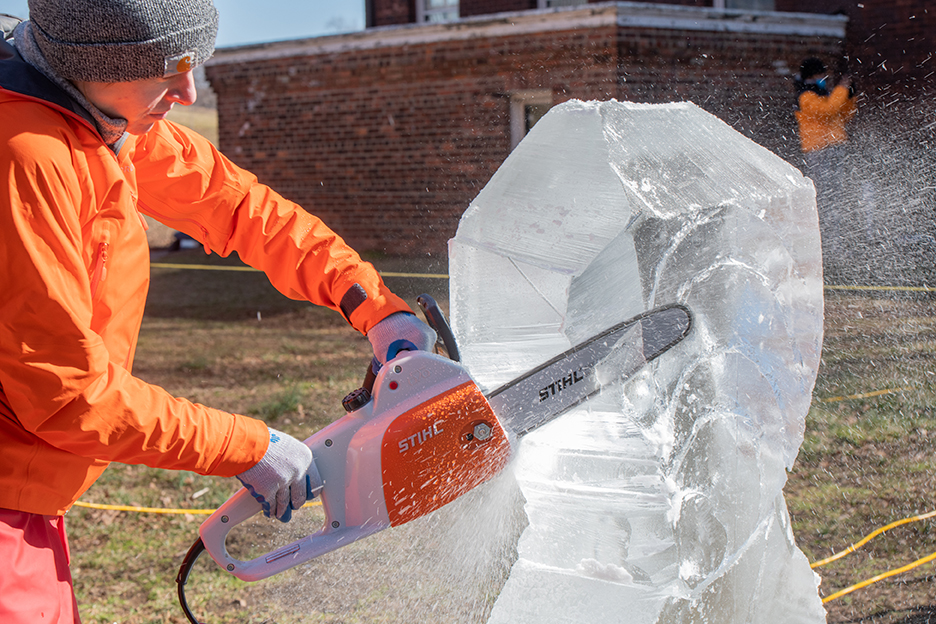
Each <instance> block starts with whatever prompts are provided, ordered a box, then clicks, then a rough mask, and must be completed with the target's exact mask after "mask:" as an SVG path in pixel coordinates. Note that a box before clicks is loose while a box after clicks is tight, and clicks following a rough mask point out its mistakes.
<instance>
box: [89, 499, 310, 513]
mask: <svg viewBox="0 0 936 624" xmlns="http://www.w3.org/2000/svg"><path fill="white" fill-rule="evenodd" d="M321 504H322V503H321V501H317V500H315V501H309V502H308V503H306V504H305V505H303V507H317V506H319V505H321ZM75 507H85V508H87V509H106V510H108V511H132V512H136V513H155V514H176V515H182V514H192V515H200V516H210V515H211V514H213V513H214V512H216V511H217V509H162V508H157V507H136V506H133V505H102V504H100V503H85V502H82V501H76V502H75Z"/></svg>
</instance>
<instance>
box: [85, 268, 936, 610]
mask: <svg viewBox="0 0 936 624" xmlns="http://www.w3.org/2000/svg"><path fill="white" fill-rule="evenodd" d="M155 262H172V263H196V264H205V263H213V264H237V261H236V259H228V260H223V259H220V258H218V257H217V256H211V257H207V256H205V255H204V254H203V253H201V252H200V251H195V252H178V253H175V254H172V255H170V256H167V257H164V258H157V259H155ZM375 264H377V266H378V268H380V269H381V270H383V271H400V272H407V271H415V272H420V273H422V272H431V273H444V272H445V267H444V266H439V265H438V264H435V265H432V264H429V265H427V264H426V263H415V264H414V263H411V262H400V261H392V260H389V259H378V260H376V261H375ZM387 281H388V283H389V284H390V287H391V288H392V289H394V290H395V291H396V292H398V293H399V294H400V295H401V296H403V297H404V298H405V299H407V301H410V302H413V301H414V299H415V296H416V295H417V294H419V293H420V292H429V293H430V294H432V295H433V296H435V297H436V299H437V300H438V301H439V302H440V303H441V304H443V306H445V304H446V302H447V300H448V294H447V283H446V282H445V281H444V280H438V279H435V280H433V279H422V278H399V277H388V278H387ZM934 354H936V306H934V304H933V303H931V302H930V301H928V300H914V299H888V298H874V297H871V296H867V295H839V294H833V295H830V296H829V297H828V299H827V319H826V342H825V349H824V355H823V361H822V367H821V370H820V375H819V380H818V383H817V387H816V391H815V397H814V401H813V407H812V409H811V411H810V415H809V419H808V423H807V432H806V442H805V444H804V445H803V448H802V451H801V453H800V456H799V459H798V460H797V464H796V466H795V468H794V471H793V472H792V474H791V475H790V479H789V482H788V485H787V488H786V497H787V503H788V506H789V509H790V513H791V516H792V519H793V526H794V532H795V533H796V536H797V541H798V542H799V544H800V547H801V548H802V549H803V550H804V552H805V553H806V555H807V557H809V559H810V561H816V560H819V559H822V558H824V557H827V556H829V555H830V554H832V553H833V552H836V551H839V550H841V549H843V548H845V547H847V546H848V545H849V544H851V543H852V542H854V541H857V540H858V539H860V538H861V537H862V536H864V535H866V534H868V533H870V532H871V531H873V530H874V529H876V528H878V527H880V526H883V525H885V524H888V523H890V522H892V521H895V520H899V519H901V518H905V517H908V516H913V515H916V514H920V513H924V512H927V511H930V510H933V509H936V501H934V500H933V496H932V495H931V489H932V488H931V484H932V483H933V482H932V481H931V479H932V475H933V473H934V462H936V459H934V454H933V441H934V440H936V409H934V408H933V405H934V401H933V399H934V396H933V387H934V386H933V384H932V383H931V379H932V377H933V374H934V369H933V366H932V363H933V358H934ZM369 360H370V347H369V344H368V343H367V341H366V340H365V339H364V338H363V337H360V336H359V335H357V334H356V332H354V331H353V330H351V329H350V328H349V327H347V326H346V325H345V323H344V322H343V320H342V319H341V317H340V316H339V315H338V314H336V313H333V312H330V311H327V310H323V309H320V308H314V307H311V306H309V305H307V304H303V303H299V302H294V301H290V300H288V299H286V298H285V297H282V296H280V295H279V294H278V293H276V292H275V291H274V290H273V289H272V288H271V287H270V286H269V285H268V283H267V281H266V278H265V277H264V276H263V275H261V274H259V273H246V272H219V271H194V270H181V269H161V268H154V270H153V284H152V289H151V296H150V303H149V305H148V308H147V315H146V318H145V320H144V325H143V331H142V334H141V339H140V345H139V349H138V352H137V357H136V363H135V368H134V371H135V373H136V374H137V375H139V376H140V377H142V378H143V379H145V380H147V381H149V382H152V383H156V384H158V385H161V386H163V387H165V388H166V389H167V390H169V391H170V392H172V393H174V394H177V395H181V396H185V397H187V398H190V399H192V400H195V401H198V402H201V403H205V404H207V405H212V406H214V407H218V408H221V409H227V410H230V411H235V412H240V413H246V414H250V415H253V416H256V417H258V418H261V419H263V420H265V421H267V422H268V423H270V424H271V425H272V426H274V427H276V428H279V429H282V430H284V431H287V432H289V433H292V434H294V435H296V436H297V437H300V438H304V437H306V436H308V435H309V434H310V433H311V432H314V431H316V430H318V429H320V428H321V427H322V426H324V425H325V424H327V423H329V422H331V421H333V420H334V419H336V418H338V417H339V416H341V415H342V414H343V410H342V409H341V406H340V401H341V398H342V397H343V396H344V395H345V394H346V393H347V392H349V391H350V390H352V389H354V388H355V387H357V385H358V384H359V382H360V380H361V378H362V376H363V372H364V367H365V365H366V364H367V362H368V361H369ZM880 389H893V390H896V389H901V390H899V391H894V392H890V393H885V394H880V395H877V396H871V397H866V398H853V399H845V398H843V397H846V396H852V395H860V394H866V393H869V392H871V391H875V390H880ZM237 485H238V484H237V482H236V481H235V480H233V479H220V478H211V477H202V476H199V475H195V474H190V473H173V472H167V471H160V470H154V469H149V468H145V467H141V466H123V465H116V464H115V465H113V466H112V467H111V468H109V469H108V471H107V472H106V473H105V475H104V477H103V478H102V479H101V480H100V481H99V482H98V483H97V484H96V485H95V486H94V487H93V488H92V489H91V490H90V491H89V492H88V493H87V494H86V495H85V496H84V497H83V499H82V500H83V501H84V502H93V503H108V504H123V505H137V506H147V507H158V508H169V509H203V508H213V507H216V506H218V505H220V504H221V503H222V502H223V501H224V500H226V499H227V498H228V497H229V496H230V495H231V494H232V493H233V492H234V491H236V489H237ZM498 488H500V489H501V490H504V489H505V488H508V486H505V485H504V484H503V483H500V484H498V483H495V484H494V485H493V486H492V487H491V488H489V489H488V490H486V491H484V492H481V493H480V494H478V495H477V496H478V497H480V498H478V500H477V501H476V504H478V505H482V504H483V502H484V501H483V497H489V496H502V497H503V496H507V497H510V496H515V493H514V492H510V491H498ZM508 489H509V488H508ZM470 504H471V503H470ZM492 507H493V506H492ZM501 507H504V506H503V505H502V506H501ZM507 507H509V505H508V506H507ZM203 519H204V516H201V515H195V514H139V513H129V512H124V511H108V510H97V509H86V508H79V507H76V508H74V509H73V510H72V511H71V512H69V514H68V518H67V523H68V527H69V532H70V539H71V547H72V567H73V574H74V577H75V584H76V591H77V594H78V600H79V605H80V608H81V613H82V619H83V621H84V622H85V623H86V624H89V623H102V624H104V623H107V624H110V623H111V622H120V623H122V624H151V623H180V624H181V623H184V622H185V621H186V620H185V618H184V616H183V615H182V613H181V610H180V608H179V606H178V602H177V598H176V594H175V589H176V584H175V575H176V573H177V571H178V567H179V565H180V563H181V560H182V557H183V555H184V554H185V552H186V550H187V549H188V547H189V546H190V545H191V543H192V542H193V541H194V540H195V538H196V536H197V529H198V525H199V523H200V522H201V521H202V520H203ZM321 521H322V515H321V513H320V511H319V510H318V509H315V508H313V509H310V510H307V511H306V512H305V513H303V514H301V519H300V518H297V519H296V520H294V521H293V522H292V523H290V525H287V526H286V527H282V526H280V525H279V524H278V523H275V522H271V521H268V520H264V519H257V520H256V521H255V522H254V521H251V522H252V523H253V524H251V526H250V527H249V528H248V530H247V531H245V532H244V533H245V535H244V536H238V538H237V539H236V546H237V548H239V549H240V548H243V549H244V550H245V552H254V551H265V550H268V549H269V545H270V544H271V543H272V541H275V542H276V543H277V544H282V543H285V540H286V539H292V538H291V537H289V536H288V535H286V534H285V533H284V532H288V531H292V532H294V533H295V536H298V535H299V534H308V533H311V532H313V531H314V530H315V529H316V528H317V525H318V524H319V523H321ZM510 522H517V518H492V519H491V523H492V525H494V524H503V523H510ZM471 530H477V529H472V528H471V527H464V526H460V525H459V523H458V518H457V517H454V516H453V514H451V513H449V514H448V515H446V510H442V512H440V513H439V514H434V516H433V517H432V518H431V519H429V520H426V521H417V522H413V523H411V524H410V525H407V526H405V527H402V528H401V529H400V530H395V531H389V532H384V533H382V534H380V535H379V536H376V537H375V538H372V539H369V540H365V541H363V542H359V543H358V544H355V545H352V546H350V547H346V548H343V549H341V550H339V551H337V552H335V553H332V554H330V555H326V556H325V557H322V558H321V559H320V560H316V561H315V562H313V563H311V564H310V565H307V566H301V567H300V568H298V569H296V570H292V571H290V572H287V573H285V574H283V575H279V576H278V577H275V578H273V579H269V580H268V581H263V582H260V583H254V584H245V583H242V582H240V581H238V580H237V579H235V578H234V577H231V576H229V575H227V574H226V573H224V572H222V571H220V570H218V569H217V567H216V566H215V565H214V564H213V563H212V562H210V560H209V559H208V557H207V555H206V556H204V557H203V560H202V561H200V562H199V564H198V565H197V566H196V569H195V571H194V573H193V575H192V580H191V582H190V584H189V589H188V593H189V599H190V603H191V604H192V607H193V610H194V611H195V613H196V615H198V616H199V617H201V618H202V619H204V620H206V621H207V622H210V623H211V624H221V623H227V622H231V623H233V622H248V623H256V624H260V623H266V624H272V623H273V622H277V623H279V624H285V623H288V622H299V621H301V622H330V623H339V622H340V623H350V622H396V621H400V622H403V621H408V622H423V621H425V622H470V621H483V617H482V616H483V614H484V613H486V610H487V609H488V608H489V606H490V604H491V601H492V600H493V598H494V597H495V596H496V592H497V590H498V588H499V583H500V582H502V580H503V575H504V573H505V572H506V571H507V570H508V569H509V565H510V557H509V555H510V553H509V549H510V545H508V544H506V543H504V544H499V545H497V547H496V548H494V549H493V550H491V551H489V552H480V553H477V552H472V551H471V549H468V550H465V551H461V552H455V553H451V552H448V551H446V549H445V548H443V547H441V546H440V545H439V542H440V541H441V540H442V539H443V538H444V536H445V535H447V534H452V533H454V532H466V531H468V532H470V531H471ZM436 536H439V537H438V539H435V538H436ZM468 541H469V542H470V541H471V540H468ZM258 549H259V550H258ZM932 552H936V531H934V530H933V524H932V522H928V521H924V522H916V523H912V524H908V525H905V526H902V527H900V528H897V529H894V530H892V531H889V532H887V533H886V534H885V535H883V536H881V537H878V538H876V539H875V540H873V541H872V542H871V543H870V544H869V545H868V546H866V547H865V548H863V549H861V550H860V551H859V552H858V553H856V554H853V555H851V556H849V557H845V558H844V559H841V560H839V561H837V562H834V563H832V564H829V565H828V566H824V567H823V568H821V569H820V570H819V572H820V574H821V575H822V577H823V581H822V585H821V592H822V594H823V595H826V596H827V595H830V594H832V593H833V592H835V591H837V590H839V589H842V588H844V587H847V586H849V585H851V584H853V583H856V582H858V581H861V580H863V579H866V578H869V577H871V576H874V575H875V574H879V573H882V572H884V571H886V570H889V569H892V568H896V567H899V566H901V565H903V564H906V563H909V562H911V561H914V560H916V559H918V558H920V557H923V556H925V555H928V554H929V553H932ZM478 574H481V575H485V577H486V578H489V579H491V581H490V583H489V584H488V585H487V586H485V587H482V588H480V589H479V588H478V587H476V586H475V585H473V584H469V583H466V582H465V581H464V579H465V578H467V577H472V576H474V577H477V575H478ZM932 574H933V567H932V564H929V565H923V566H920V567H918V568H916V569H914V570H912V571H910V572H907V573H905V574H902V575H899V576H895V577H892V578H890V579H887V580H885V581H882V582H880V583H876V584H874V585H871V586H870V587H868V588H865V589H861V590H858V591H855V592H853V593H851V594H849V595H848V596H845V597H843V598H840V599H837V600H834V601H832V602H829V603H827V605H826V606H827V609H828V612H829V618H828V621H829V622H838V623H845V622H861V621H864V622H869V623H870V622H875V623H896V622H903V623H905V624H910V623H917V622H919V623H922V622H925V621H928V620H927V619H925V618H926V617H927V615H926V614H932V615H933V617H936V606H933V605H936V599H933V598H932V596H933V594H934V592H933V589H932V587H933V585H932ZM413 584H415V586H416V587H418V588H419V590H418V591H417V592H415V593H416V594H417V595H416V596H413V595H411V594H412V593H413V592H411V591H402V589H401V588H402V587H403V586H406V587H411V586H413ZM400 618H408V619H400Z"/></svg>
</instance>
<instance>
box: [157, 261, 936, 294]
mask: <svg viewBox="0 0 936 624" xmlns="http://www.w3.org/2000/svg"><path fill="white" fill-rule="evenodd" d="M150 267H152V268H154V269H201V270H205V271H257V269H254V268H253V267H247V266H220V265H214V264H173V263H170V262H154V263H152V264H150ZM379 273H380V274H381V275H383V276H385V277H414V278H419V277H423V278H429V279H448V278H449V276H448V275H445V274H444V273H394V272H391V271H379ZM823 288H824V289H825V290H883V291H896V292H936V287H933V286H848V285H845V284H830V285H828V286H823Z"/></svg>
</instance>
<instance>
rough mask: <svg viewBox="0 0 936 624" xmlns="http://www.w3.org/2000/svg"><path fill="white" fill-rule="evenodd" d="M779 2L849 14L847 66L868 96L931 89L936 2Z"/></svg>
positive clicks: (935, 71)
mask: <svg viewBox="0 0 936 624" xmlns="http://www.w3.org/2000/svg"><path fill="white" fill-rule="evenodd" d="M776 2H777V9H778V10H782V11H803V12H816V13H826V14H834V13H840V14H843V15H847V16H848V19H849V26H848V36H847V41H846V46H845V50H846V54H847V55H848V64H847V67H846V68H847V71H849V72H851V73H852V74H854V75H855V76H856V77H857V78H858V80H859V81H860V82H861V84H862V85H863V86H864V88H865V91H866V92H867V95H869V96H871V97H879V98H888V97H889V96H890V94H892V93H893V92H902V93H906V94H909V95H914V94H916V93H918V92H919V91H920V90H932V88H933V83H934V76H936V6H934V3H933V2H932V0H862V2H854V1H852V0H776ZM832 67H835V66H834V65H833V66H832ZM846 68H841V67H839V68H838V69H839V70H840V71H841V70H843V69H846Z"/></svg>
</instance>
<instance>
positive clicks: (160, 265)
mask: <svg viewBox="0 0 936 624" xmlns="http://www.w3.org/2000/svg"><path fill="white" fill-rule="evenodd" d="M150 268H153V269H198V270H201V271H246V272H249V273H259V272H260V271H259V270H257V269H255V268H253V267H249V266H225V265H218V264H172V263H170V262H154V263H152V264H150ZM378 273H380V274H381V275H382V276H384V277H410V278H420V277H421V278H426V279H448V278H449V276H448V275H446V274H444V273H395V272H393V271H378Z"/></svg>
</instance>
